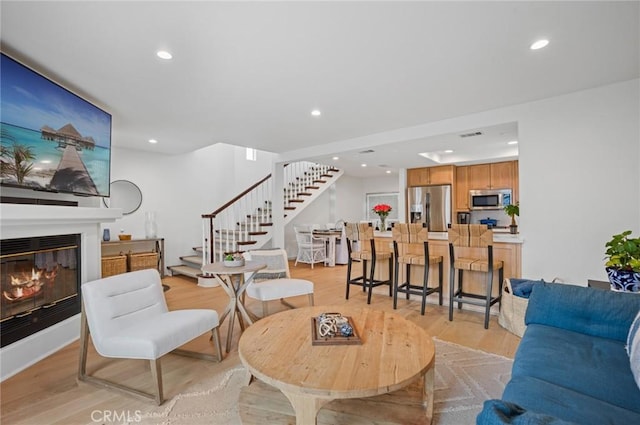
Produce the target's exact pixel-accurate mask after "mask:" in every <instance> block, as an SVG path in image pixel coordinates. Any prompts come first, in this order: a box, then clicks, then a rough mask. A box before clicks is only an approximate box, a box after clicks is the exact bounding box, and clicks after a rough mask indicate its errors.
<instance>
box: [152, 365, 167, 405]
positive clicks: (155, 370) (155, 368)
mask: <svg viewBox="0 0 640 425" xmlns="http://www.w3.org/2000/svg"><path fill="white" fill-rule="evenodd" d="M149 363H150V364H151V376H152V377H153V381H154V382H155V384H156V394H155V395H156V403H157V404H158V406H160V405H161V404H162V402H163V401H164V399H163V397H162V367H161V366H160V359H152V360H149Z"/></svg>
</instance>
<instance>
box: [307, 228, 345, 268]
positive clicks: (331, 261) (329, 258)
mask: <svg viewBox="0 0 640 425" xmlns="http://www.w3.org/2000/svg"><path fill="white" fill-rule="evenodd" d="M313 236H314V237H315V238H320V239H324V240H326V241H327V253H326V256H325V259H326V260H325V265H327V266H329V267H334V266H335V265H336V240H337V239H338V238H339V237H340V236H342V231H341V230H335V229H328V230H324V229H316V230H314V231H313Z"/></svg>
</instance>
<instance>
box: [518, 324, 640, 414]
mask: <svg viewBox="0 0 640 425" xmlns="http://www.w3.org/2000/svg"><path fill="white" fill-rule="evenodd" d="M511 375H512V376H531V377H533V378H537V379H540V380H543V381H547V382H552V383H554V384H556V385H559V386H561V387H564V388H567V389H570V390H573V391H577V392H580V393H583V394H585V395H587V396H590V397H594V398H597V399H600V400H602V401H605V402H607V403H610V404H612V405H615V406H619V407H622V408H625V409H630V410H633V411H635V412H638V413H640V390H639V389H638V387H637V386H636V383H635V382H634V380H633V375H632V374H631V370H630V367H629V358H628V357H627V353H626V352H625V349H624V343H622V342H620V341H616V340H612V339H606V338H598V337H593V336H588V335H584V334H580V333H577V332H572V331H567V330H564V329H558V328H554V327H551V326H545V325H538V324H531V325H529V327H528V328H527V331H526V333H525V335H524V338H522V341H521V342H520V346H519V347H518V351H517V353H516V357H515V360H514V363H513V369H512V371H511Z"/></svg>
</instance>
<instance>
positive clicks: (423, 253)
mask: <svg viewBox="0 0 640 425" xmlns="http://www.w3.org/2000/svg"><path fill="white" fill-rule="evenodd" d="M391 231H392V235H393V254H394V258H395V263H396V264H395V274H394V278H393V308H394V310H395V309H396V307H397V304H398V292H402V293H404V294H405V295H406V298H407V300H408V299H409V295H410V294H413V295H420V296H421V297H422V306H421V309H420V314H422V315H423V316H424V310H425V306H426V303H427V296H428V295H431V294H433V293H434V292H437V293H438V294H439V299H438V301H439V303H440V305H442V267H443V266H442V265H443V261H442V256H440V255H430V254H429V240H428V239H429V232H428V231H427V224H426V223H394V225H393V228H392V230H391ZM432 264H437V265H438V286H436V287H433V288H430V287H429V268H430V266H431V265H432ZM400 265H404V266H405V276H404V280H405V281H404V282H403V283H399V272H400ZM412 265H418V266H422V268H423V270H424V271H423V274H422V284H420V285H417V284H412V283H411V266H412Z"/></svg>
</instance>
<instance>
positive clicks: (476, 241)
mask: <svg viewBox="0 0 640 425" xmlns="http://www.w3.org/2000/svg"><path fill="white" fill-rule="evenodd" d="M448 233H449V260H450V270H449V320H450V321H451V320H453V303H454V302H457V303H458V309H461V308H462V304H463V303H466V304H473V305H478V306H482V307H484V309H485V313H484V328H485V329H488V328H489V311H490V309H491V306H492V305H493V304H495V303H501V302H502V282H503V280H504V264H503V262H502V261H497V260H495V259H494V258H493V230H491V229H489V228H487V226H486V225H484V224H452V225H451V228H450V229H449V232H448ZM456 270H457V272H458V273H457V274H458V288H457V289H456V288H455V280H456V279H455V276H456ZM496 270H497V271H498V295H497V296H495V297H493V296H492V289H493V275H494V272H495V271H496ZM465 271H473V272H482V273H486V274H487V280H486V292H485V294H475V293H469V292H465V290H464V286H463V277H464V272H465ZM499 305H500V304H499Z"/></svg>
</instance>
